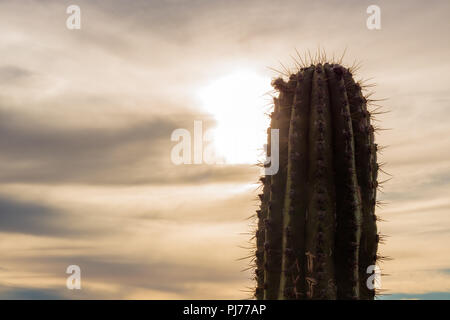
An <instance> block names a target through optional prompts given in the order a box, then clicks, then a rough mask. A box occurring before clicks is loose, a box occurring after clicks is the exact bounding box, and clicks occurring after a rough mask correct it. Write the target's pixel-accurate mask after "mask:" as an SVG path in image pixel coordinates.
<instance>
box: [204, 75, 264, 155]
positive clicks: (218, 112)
mask: <svg viewBox="0 0 450 320" xmlns="http://www.w3.org/2000/svg"><path fill="white" fill-rule="evenodd" d="M271 89H272V88H271V86H270V78H268V77H267V76H263V75H260V74H258V73H257V72H254V71H250V70H236V71H234V72H231V73H229V74H226V75H223V76H222V77H219V78H217V79H214V80H212V81H211V82H210V83H209V84H207V85H205V86H203V87H202V88H200V90H199V91H198V97H199V99H200V101H201V104H202V107H203V108H204V109H205V110H206V111H207V112H208V113H211V114H212V115H213V117H214V119H215V120H216V122H217V126H216V127H215V128H214V129H212V131H213V132H212V135H213V142H212V143H213V144H214V149H215V152H216V153H217V155H218V156H219V157H222V158H223V159H224V161H225V163H227V164H249V163H250V164H254V163H256V162H257V161H260V160H261V159H262V157H263V147H264V144H265V143H266V141H267V137H266V130H267V127H268V125H269V122H270V121H269V118H268V117H267V114H266V111H267V109H268V99H270V97H268V96H267V95H266V93H267V92H269V91H270V90H271Z"/></svg>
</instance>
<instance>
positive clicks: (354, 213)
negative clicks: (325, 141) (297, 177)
mask: <svg viewBox="0 0 450 320" xmlns="http://www.w3.org/2000/svg"><path fill="white" fill-rule="evenodd" d="M325 70H326V75H327V77H328V87H329V91H330V104H331V114H332V119H333V140H334V168H335V189H336V239H335V244H336V245H335V267H336V270H335V272H336V284H337V295H338V299H358V297H359V281H358V278H359V273H358V256H359V243H360V238H361V227H360V226H361V219H362V213H361V195H360V191H359V186H358V182H357V177H356V168H355V147H354V136H353V129H352V123H351V115H350V107H349V103H348V98H347V92H346V88H345V84H344V78H343V73H344V68H343V67H341V66H338V65H334V66H331V65H329V64H325Z"/></svg>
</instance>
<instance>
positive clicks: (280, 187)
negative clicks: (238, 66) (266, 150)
mask: <svg viewBox="0 0 450 320" xmlns="http://www.w3.org/2000/svg"><path fill="white" fill-rule="evenodd" d="M278 80H281V81H278ZM278 80H276V81H278V82H275V83H274V86H275V87H276V88H277V89H278V90H280V95H279V97H278V99H276V100H275V109H274V113H273V117H274V118H273V126H272V128H273V129H279V130H280V131H279V170H278V173H276V174H274V175H272V177H271V187H270V202H269V207H268V208H269V210H268V214H267V219H266V222H265V228H266V242H265V244H264V249H265V254H264V260H265V263H264V267H265V271H264V277H265V281H264V299H269V300H273V299H277V298H278V291H279V288H280V274H281V250H282V237H283V215H282V212H283V205H284V195H285V191H286V174H287V156H288V155H287V152H288V150H287V149H288V146H287V141H288V135H289V121H290V117H291V108H292V101H293V98H294V89H295V79H294V78H292V79H290V81H289V82H288V83H287V84H286V83H284V82H283V81H282V79H278ZM277 86H278V87H277Z"/></svg>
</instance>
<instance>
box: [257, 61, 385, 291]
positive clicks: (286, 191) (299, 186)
mask: <svg viewBox="0 0 450 320" xmlns="http://www.w3.org/2000/svg"><path fill="white" fill-rule="evenodd" d="M322 58H323V56H322ZM319 60H320V59H319ZM353 69H354V68H353ZM353 69H352V68H344V67H343V66H342V65H340V64H338V63H322V61H319V62H318V63H316V64H312V65H311V66H308V67H305V66H303V67H302V68H301V69H300V70H299V71H298V72H297V73H295V74H291V75H290V76H289V80H288V81H284V80H283V79H282V78H278V79H276V80H274V81H273V83H272V85H273V86H274V88H275V89H276V90H277V91H278V92H279V95H278V97H277V98H274V111H273V113H272V114H271V123H270V128H269V129H268V143H267V144H268V148H267V150H270V143H271V141H270V131H269V130H270V129H279V171H278V173H276V174H275V175H272V176H269V175H267V176H264V177H262V179H261V183H262V185H263V190H262V194H260V195H259V198H260V199H261V205H260V208H259V210H257V217H258V224H257V231H256V258H255V265H256V270H255V274H256V282H257V284H256V290H255V297H256V299H366V300H371V299H374V297H375V291H374V290H370V289H368V288H367V285H366V282H367V280H368V277H369V276H370V274H367V273H366V270H367V267H368V266H370V265H375V264H376V262H377V257H378V255H377V249H378V243H379V242H380V235H379V234H378V231H377V225H376V221H377V220H379V219H377V217H376V215H375V206H376V205H377V203H378V202H377V200H376V193H377V186H378V183H377V178H378V170H379V165H378V164H377V151H378V150H377V149H378V148H377V145H376V144H375V141H374V131H375V130H374V127H373V126H372V125H371V114H370V112H369V111H368V109H367V105H368V99H367V98H366V97H364V95H363V94H362V91H361V90H362V88H361V84H360V83H358V82H356V81H354V79H353V75H352V71H353Z"/></svg>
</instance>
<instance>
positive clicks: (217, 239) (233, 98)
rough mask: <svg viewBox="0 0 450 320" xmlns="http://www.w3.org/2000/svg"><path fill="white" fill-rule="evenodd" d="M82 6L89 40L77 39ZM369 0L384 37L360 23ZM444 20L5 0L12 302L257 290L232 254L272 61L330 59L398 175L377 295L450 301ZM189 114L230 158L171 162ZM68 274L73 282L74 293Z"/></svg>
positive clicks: (438, 11)
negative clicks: (353, 89) (369, 107)
mask: <svg viewBox="0 0 450 320" xmlns="http://www.w3.org/2000/svg"><path fill="white" fill-rule="evenodd" d="M73 4H76V5H78V6H79V7H80V9H81V28H80V29H75V30H70V29H68V28H67V26H66V20H67V19H68V17H69V16H70V14H67V13H66V9H67V7H69V6H70V5H73ZM372 4H376V5H378V6H379V7H380V9H381V29H379V30H369V29H368V28H367V26H366V20H367V18H368V17H369V14H368V13H367V12H366V9H367V7H368V6H369V5H372ZM449 9H450V3H449V2H448V1H429V2H423V1H406V0H399V1H395V2H393V1H361V0H358V1H357V0H346V1H331V0H330V1H320V2H319V1H316V2H312V1H288V0H286V1H283V2H282V3H281V4H280V3H279V2H278V3H277V2H274V1H267V0H258V1H248V0H239V1H236V0H227V1H221V0H214V1H211V0H189V1H186V0H166V1H143V0H134V1H125V0H123V1H118V0H110V1H98V0H89V1H87V0H86V1H84V0H71V1H63V0H39V1H37V0H20V1H11V0H10V1H5V0H2V1H0V34H1V36H0V150H1V152H0V252H1V259H0V298H1V299H17V298H19V299H246V298H250V297H251V292H250V291H251V289H252V288H253V287H254V281H253V280H252V274H251V271H249V270H245V269H246V268H247V266H248V263H249V262H248V260H245V259H244V260H239V259H240V258H242V257H245V256H248V255H251V250H252V249H251V248H249V246H250V247H251V243H249V239H250V235H249V233H251V232H253V229H254V221H252V220H249V219H248V217H249V216H251V215H252V214H253V213H254V211H255V210H256V209H257V207H258V201H257V194H258V192H259V190H258V184H257V183H256V182H257V180H258V177H259V175H260V170H259V168H258V167H257V166H256V165H255V164H256V163H257V161H258V159H260V158H259V157H260V155H261V152H262V150H261V148H262V144H263V141H264V139H265V137H264V134H265V130H266V126H267V124H268V117H267V113H269V112H270V108H271V103H270V102H271V97H270V93H271V92H270V90H271V87H270V81H271V79H273V78H274V77H277V76H279V74H278V73H277V72H276V71H274V70H273V69H277V70H282V69H284V68H287V69H289V70H290V71H293V70H295V69H296V64H295V62H294V60H293V59H292V57H296V51H298V52H300V53H302V54H303V53H307V52H308V50H310V51H311V52H313V55H314V52H316V51H317V50H318V48H320V49H322V50H324V51H325V52H326V53H327V56H328V57H332V56H333V55H335V56H340V55H341V54H342V53H343V52H344V51H345V56H344V59H343V62H344V64H347V65H352V64H353V63H354V62H355V61H357V62H360V63H361V68H360V69H359V71H358V73H357V75H356V77H357V79H365V80H367V83H374V84H376V86H375V87H373V88H370V90H373V91H374V92H375V93H374V95H373V97H375V98H377V99H385V100H382V101H381V102H380V104H381V105H382V106H383V110H385V111H389V113H385V114H381V115H379V116H377V120H378V121H379V122H377V123H376V125H377V126H379V127H381V128H385V129H389V130H384V131H379V132H378V134H377V136H376V139H377V143H378V144H379V145H382V146H387V148H385V149H383V151H382V154H381V155H380V158H381V159H380V161H381V162H383V163H384V166H383V170H385V171H386V172H388V173H389V174H390V175H392V179H391V180H390V181H389V182H386V183H385V184H383V193H381V194H380V200H381V201H382V202H384V203H385V204H384V205H383V206H382V207H381V208H377V214H378V215H379V216H381V218H382V219H383V220H384V221H383V222H381V223H380V224H379V229H380V231H381V233H382V234H383V235H386V237H385V243H384V244H383V245H382V246H381V248H380V253H381V254H382V255H384V256H388V257H391V258H392V260H388V261H385V262H383V263H382V264H381V265H380V266H381V268H382V270H383V273H386V276H383V277H382V289H383V293H384V294H386V295H384V296H382V297H381V298H382V299H449V298H450V250H449V248H448V244H449V243H450V215H449V214H448V213H449V209H450V199H449V196H448V195H449V194H450V160H449V159H450V129H449V126H448V123H449V121H450V112H449V111H448V110H449V109H448V108H449V107H450V98H449V93H450V92H449V91H450V90H449V86H448V84H449V83H450V62H449V61H448V56H449V55H450V43H449V42H448V41H446V40H445V39H446V37H445V35H446V34H448V33H449V32H450V24H449V23H448V17H447V14H448V12H449ZM298 60H299V59H298V58H297V61H298ZM194 121H201V123H202V130H203V131H207V130H212V136H213V140H212V142H211V145H212V146H213V147H214V150H215V151H216V152H217V153H218V154H219V155H221V156H222V157H223V158H224V163H222V164H218V163H214V164H206V163H202V164H194V163H193V164H181V165H175V164H174V162H173V161H172V159H171V152H172V149H173V147H174V146H175V145H176V144H177V143H176V142H174V141H172V140H171V136H172V134H173V132H174V131H175V130H177V129H186V130H187V131H188V132H190V133H191V135H192V136H191V138H192V139H191V140H192V141H194V140H195V134H194V130H195V129H194V127H195V125H194V123H195V122H194ZM230 141H233V142H232V143H231V142H230ZM193 146H194V144H193ZM193 152H195V150H193ZM381 178H382V179H383V180H385V179H388V178H390V176H388V175H385V174H382V175H381ZM69 265H78V266H79V267H80V268H81V285H82V288H81V290H68V289H67V288H66V279H67V277H68V276H69V275H68V274H66V268H67V267H68V266H69Z"/></svg>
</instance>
